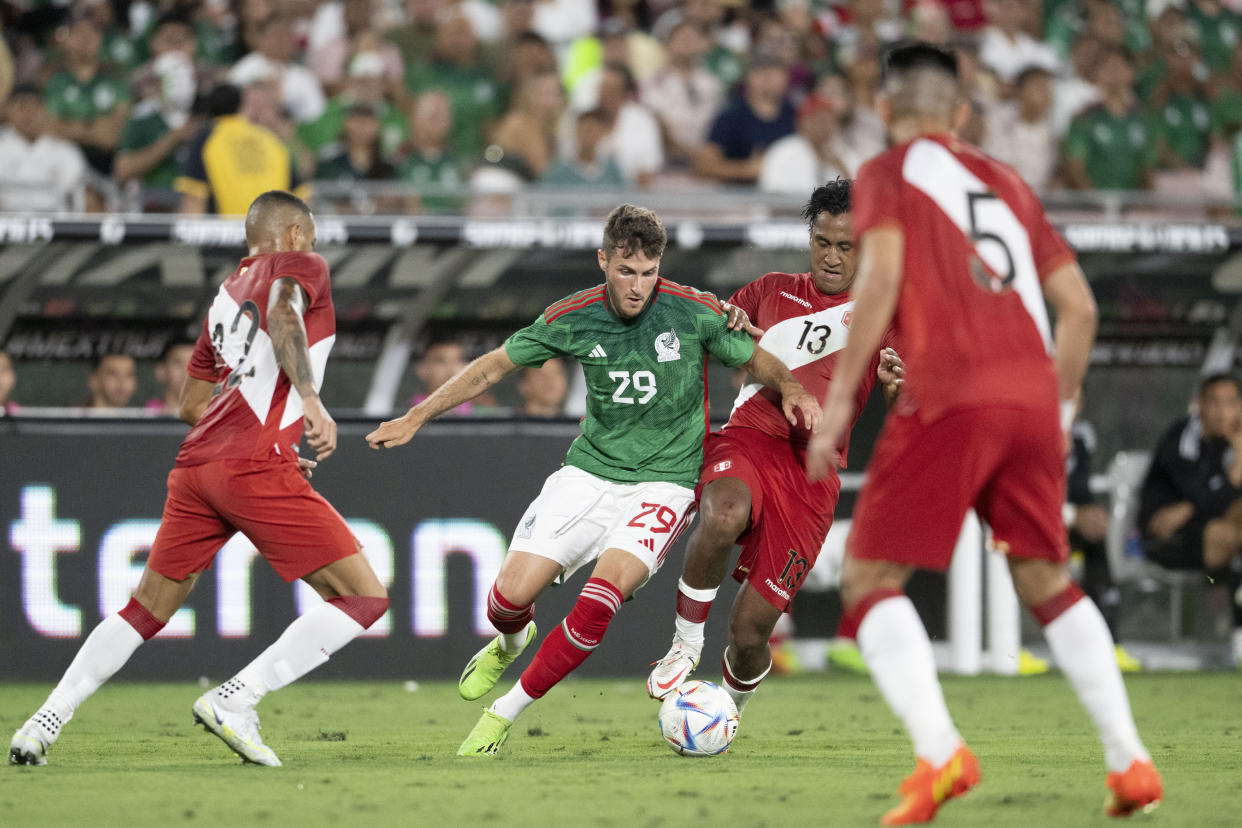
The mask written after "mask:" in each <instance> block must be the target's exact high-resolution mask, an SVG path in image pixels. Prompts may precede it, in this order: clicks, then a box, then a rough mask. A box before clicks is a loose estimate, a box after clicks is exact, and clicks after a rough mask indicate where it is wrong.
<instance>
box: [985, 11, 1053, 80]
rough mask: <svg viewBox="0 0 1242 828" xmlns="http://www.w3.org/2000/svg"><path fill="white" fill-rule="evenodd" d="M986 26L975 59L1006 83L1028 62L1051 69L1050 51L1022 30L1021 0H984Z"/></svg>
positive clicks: (1024, 23)
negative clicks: (977, 57) (977, 56)
mask: <svg viewBox="0 0 1242 828" xmlns="http://www.w3.org/2000/svg"><path fill="white" fill-rule="evenodd" d="M983 10H984V13H985V15H986V16H987V19H988V26H987V28H986V29H984V30H983V38H982V40H981V42H980V46H979V59H980V60H982V61H983V65H984V66H987V67H988V68H989V69H991V70H992V72H993V73H995V75H996V77H997V79H998V80H1000V81H1001V82H1002V83H1003V84H1005V85H1006V86H1009V85H1011V84H1013V82H1014V81H1015V80H1016V79H1017V77H1018V73H1019V72H1021V71H1022V70H1023V69H1025V68H1026V67H1028V66H1042V67H1044V68H1045V69H1048V70H1049V71H1055V70H1056V67H1057V58H1056V55H1055V54H1054V53H1053V51H1052V50H1051V49H1050V48H1048V47H1047V46H1046V45H1044V44H1043V43H1041V42H1039V41H1038V40H1036V39H1035V38H1033V37H1031V36H1030V35H1029V34H1027V32H1026V27H1027V25H1028V22H1029V21H1028V15H1029V8H1028V4H1027V3H1025V2H1023V0H984V3H983Z"/></svg>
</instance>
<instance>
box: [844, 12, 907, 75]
mask: <svg viewBox="0 0 1242 828" xmlns="http://www.w3.org/2000/svg"><path fill="white" fill-rule="evenodd" d="M902 28H903V27H902V23H901V20H900V19H897V18H894V17H892V16H891V13H890V9H889V8H886V7H885V3H884V0H854V2H853V3H850V4H849V16H848V18H838V19H837V20H836V21H835V24H834V26H833V28H832V35H833V37H834V39H835V40H836V43H837V55H836V59H837V63H838V64H839V65H841V66H849V65H850V64H852V63H854V61H856V60H857V59H858V56H859V55H861V54H862V53H863V52H864V51H878V50H880V49H882V48H883V47H884V46H885V45H887V44H889V43H893V42H894V41H896V40H898V39H900V38H901V36H902Z"/></svg>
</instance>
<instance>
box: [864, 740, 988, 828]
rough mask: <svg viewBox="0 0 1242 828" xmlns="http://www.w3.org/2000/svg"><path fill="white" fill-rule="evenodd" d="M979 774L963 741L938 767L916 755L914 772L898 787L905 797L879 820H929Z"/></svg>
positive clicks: (885, 822)
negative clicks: (916, 760) (947, 759)
mask: <svg viewBox="0 0 1242 828" xmlns="http://www.w3.org/2000/svg"><path fill="white" fill-rule="evenodd" d="M979 778H980V777H979V760H978V759H976V758H975V755H974V754H973V753H971V752H970V748H968V747H966V746H965V745H961V746H959V747H958V749H957V750H956V751H955V752H954V753H953V755H952V756H951V757H949V761H947V762H945V763H944V764H943V765H941V766H940V767H938V768H933V767H932V766H931V764H930V763H928V761H927V760H926V759H919V760H918V763H917V764H915V766H914V773H912V774H910V775H909V776H908V777H906V781H904V782H902V783H901V787H900V788H898V789H897V793H899V794H901V795H902V796H903V797H905V799H904V800H903V801H902V803H901V804H900V805H898V806H897V807H896V808H894V809H893V810H891V811H889V812H888V813H887V814H885V815H884V818H883V819H881V820H880V824H881V825H913V824H915V823H920V822H931V821H932V820H933V819H935V818H936V809H937V808H939V807H940V806H941V805H943V804H944V803H945V802H948V801H949V800H950V799H953V798H954V797H956V796H961V795H962V794H964V793H966V792H967V791H969V790H970V789H971V788H973V787H974V786H975V785H978V784H979Z"/></svg>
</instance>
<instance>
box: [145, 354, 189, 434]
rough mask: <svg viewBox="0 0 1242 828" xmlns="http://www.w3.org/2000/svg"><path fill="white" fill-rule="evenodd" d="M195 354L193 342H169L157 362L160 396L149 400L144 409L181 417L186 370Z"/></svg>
mask: <svg viewBox="0 0 1242 828" xmlns="http://www.w3.org/2000/svg"><path fill="white" fill-rule="evenodd" d="M193 354H194V342H193V341H192V340H189V339H170V340H168V343H167V344H165V345H164V350H162V351H160V358H159V359H158V360H156V362H155V381H156V382H157V383H159V386H160V395H159V396H158V397H152V398H151V399H149V400H147V404H146V405H144V406H143V408H145V409H146V410H147V411H150V412H151V413H152V414H163V415H164V416H167V417H179V416H181V388H182V386H184V385H185V378H186V376H187V370H186V369H187V368H188V367H189V365H190V357H191V356H192V355H193Z"/></svg>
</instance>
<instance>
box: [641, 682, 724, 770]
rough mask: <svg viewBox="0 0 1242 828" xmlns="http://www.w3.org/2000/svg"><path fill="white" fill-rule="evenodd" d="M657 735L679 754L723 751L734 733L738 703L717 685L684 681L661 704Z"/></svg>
mask: <svg viewBox="0 0 1242 828" xmlns="http://www.w3.org/2000/svg"><path fill="white" fill-rule="evenodd" d="M659 719H660V735H662V736H663V737H664V741H665V742H667V743H668V746H669V747H671V748H672V749H673V750H674V751H675V752H676V753H679V754H681V755H682V756H716V755H718V754H721V753H724V752H725V751H727V750H728V749H729V745H730V744H732V743H733V737H734V736H735V735H737V706H736V705H734V704H733V699H732V698H730V696H729V694H728V693H726V692H725V691H724V690H723V689H722V688H721V687H720V686H719V685H715V684H712V683H711V682H710V681H687V682H686V683H685V684H683V685H681V686H680V687H678V688H677V689H676V690H675V691H674V692H672V693H669V694H668V695H667V696H665V697H664V703H663V704H661V705H660V716H659Z"/></svg>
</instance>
